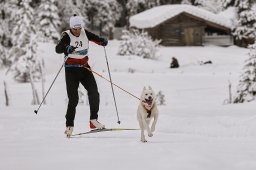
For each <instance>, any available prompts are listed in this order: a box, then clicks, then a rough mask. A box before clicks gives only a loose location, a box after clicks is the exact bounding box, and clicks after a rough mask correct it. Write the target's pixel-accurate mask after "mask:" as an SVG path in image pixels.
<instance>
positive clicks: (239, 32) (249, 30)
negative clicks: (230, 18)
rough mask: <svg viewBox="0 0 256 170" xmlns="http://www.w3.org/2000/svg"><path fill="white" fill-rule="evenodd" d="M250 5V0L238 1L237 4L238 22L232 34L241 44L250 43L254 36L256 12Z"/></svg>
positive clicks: (255, 35)
mask: <svg viewBox="0 0 256 170" xmlns="http://www.w3.org/2000/svg"><path fill="white" fill-rule="evenodd" d="M251 5H252V3H251V0H244V1H239V4H238V24H237V27H236V28H235V29H234V31H233V35H234V36H235V38H236V40H238V44H239V45H241V46H247V45H248V44H252V43H253V42H254V40H255V37H256V13H255V12H254V11H253V10H252V9H251Z"/></svg>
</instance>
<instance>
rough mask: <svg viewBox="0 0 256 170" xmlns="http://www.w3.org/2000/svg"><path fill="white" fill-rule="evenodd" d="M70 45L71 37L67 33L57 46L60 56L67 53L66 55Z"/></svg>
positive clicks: (56, 49)
mask: <svg viewBox="0 0 256 170" xmlns="http://www.w3.org/2000/svg"><path fill="white" fill-rule="evenodd" d="M69 44H70V37H69V36H68V34H67V33H65V32H64V33H63V34H62V37H61V39H60V40H59V42H58V44H57V45H56V48H55V51H56V53H58V54H61V53H65V55H67V54H66V48H67V46H68V45H69Z"/></svg>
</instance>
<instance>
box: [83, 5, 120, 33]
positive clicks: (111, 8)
mask: <svg viewBox="0 0 256 170" xmlns="http://www.w3.org/2000/svg"><path fill="white" fill-rule="evenodd" d="M87 4H88V5H87V6H86V11H87V16H88V19H89V21H90V26H91V28H92V29H94V28H95V27H96V28H98V29H99V32H100V34H103V33H104V34H107V35H109V36H110V38H111V37H112V33H113V29H114V26H115V23H116V22H117V21H118V19H119V18H120V16H121V7H120V4H118V3H117V1H116V0H105V1H102V0H88V1H87Z"/></svg>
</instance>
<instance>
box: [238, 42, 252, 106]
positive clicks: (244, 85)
mask: <svg viewBox="0 0 256 170" xmlns="http://www.w3.org/2000/svg"><path fill="white" fill-rule="evenodd" d="M249 49H250V52H249V59H248V60H246V61H245V66H244V69H243V70H244V72H243V74H242V75H241V77H240V81H239V84H238V87H237V94H236V97H235V98H234V103H243V102H245V101H248V102H249V101H252V100H254V98H255V96H256V43H254V44H253V45H250V46H249Z"/></svg>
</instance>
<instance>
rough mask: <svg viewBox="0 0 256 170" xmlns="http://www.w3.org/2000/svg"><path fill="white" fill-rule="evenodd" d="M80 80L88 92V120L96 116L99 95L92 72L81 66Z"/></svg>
mask: <svg viewBox="0 0 256 170" xmlns="http://www.w3.org/2000/svg"><path fill="white" fill-rule="evenodd" d="M81 69H82V70H81V77H80V82H81V83H82V85H83V86H84V88H85V89H86V90H87V92H88V99H89V105H90V120H92V119H97V118H98V111H99V103H100V96H99V92H98V87H97V84H96V81H95V78H94V76H93V74H92V72H90V71H88V70H86V69H84V68H81Z"/></svg>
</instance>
